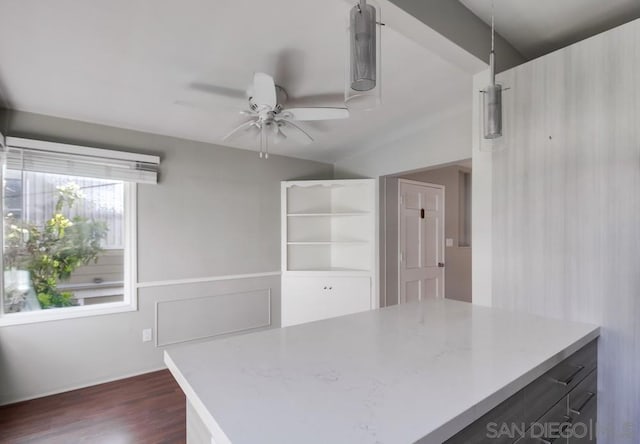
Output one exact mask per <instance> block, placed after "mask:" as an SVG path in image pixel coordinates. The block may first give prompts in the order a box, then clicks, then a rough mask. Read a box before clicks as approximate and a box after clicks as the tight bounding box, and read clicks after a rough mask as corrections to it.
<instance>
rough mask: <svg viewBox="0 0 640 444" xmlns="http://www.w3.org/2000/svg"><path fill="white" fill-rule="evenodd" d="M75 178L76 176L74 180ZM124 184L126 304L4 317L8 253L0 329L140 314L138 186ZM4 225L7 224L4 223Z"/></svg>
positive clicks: (0, 286)
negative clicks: (75, 319)
mask: <svg viewBox="0 0 640 444" xmlns="http://www.w3.org/2000/svg"><path fill="white" fill-rule="evenodd" d="M3 173H4V172H3V171H0V180H2V181H4V174H3ZM70 177H74V176H70ZM122 182H123V185H124V186H123V192H124V209H125V211H124V227H125V246H124V300H123V301H121V302H106V303H102V304H95V305H82V306H74V307H60V308H48V309H46V310H37V311H26V312H18V313H4V251H3V254H0V269H1V270H3V272H2V273H0V301H1V302H2V303H1V304H0V327H4V326H10V325H21V324H31V323H36V322H47V321H59V320H65V319H74V318H84V317H90V316H102V315H109V314H115V313H126V312H132V311H137V310H138V294H137V282H138V276H137V270H138V267H137V263H138V261H137V259H138V251H137V245H138V241H137V234H138V211H137V209H138V205H137V203H138V202H137V197H138V196H137V195H138V193H137V190H138V187H137V185H138V184H137V183H135V182H128V181H122ZM1 205H2V213H3V218H4V199H2V204H1ZM3 224H4V220H3ZM0 245H3V246H4V229H2V230H0Z"/></svg>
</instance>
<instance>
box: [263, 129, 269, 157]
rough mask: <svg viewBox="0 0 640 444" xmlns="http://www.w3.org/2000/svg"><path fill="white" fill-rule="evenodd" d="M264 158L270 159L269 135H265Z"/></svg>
mask: <svg viewBox="0 0 640 444" xmlns="http://www.w3.org/2000/svg"><path fill="white" fill-rule="evenodd" d="M264 158H265V159H268V158H269V135H268V134H265V135H264Z"/></svg>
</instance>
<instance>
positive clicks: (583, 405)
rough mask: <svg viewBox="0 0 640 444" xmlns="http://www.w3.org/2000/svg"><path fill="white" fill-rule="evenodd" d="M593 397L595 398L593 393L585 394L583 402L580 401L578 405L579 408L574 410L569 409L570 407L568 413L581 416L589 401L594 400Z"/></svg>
mask: <svg viewBox="0 0 640 444" xmlns="http://www.w3.org/2000/svg"><path fill="white" fill-rule="evenodd" d="M594 396H596V394H595V393H593V392H587V393H586V396H585V399H584V401H582V403H581V404H580V407H578V408H575V409H574V408H571V406H569V412H570V413H574V414H576V415H580V414H582V411H583V410H584V408H585V407H586V406H587V404H589V401H591V400H592V399H593V398H594Z"/></svg>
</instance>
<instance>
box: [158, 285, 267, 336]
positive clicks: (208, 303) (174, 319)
mask: <svg viewBox="0 0 640 444" xmlns="http://www.w3.org/2000/svg"><path fill="white" fill-rule="evenodd" d="M269 325H271V291H270V290H269V289H268V288H266V289H262V290H255V291H248V292H243V293H230V294H219V295H212V296H203V297H195V298H188V299H175V300H172V301H163V302H157V303H156V331H157V345H158V346H163V345H170V344H176V343H179V342H187V341H193V340H196V339H204V338H210V337H213V336H218V335H223V334H228V333H235V332H239V331H243V330H251V329H254V328H260V327H268V326H269Z"/></svg>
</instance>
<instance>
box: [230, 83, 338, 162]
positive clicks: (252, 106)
mask: <svg viewBox="0 0 640 444" xmlns="http://www.w3.org/2000/svg"><path fill="white" fill-rule="evenodd" d="M248 96H249V110H247V111H241V114H243V115H245V116H247V117H248V118H249V120H247V121H246V122H244V123H242V124H241V125H240V126H238V127H237V128H235V129H233V131H231V132H230V133H229V134H227V135H226V136H224V137H223V139H222V140H227V139H229V138H231V137H234V136H236V135H238V134H239V133H242V132H243V131H253V132H254V133H256V135H257V136H259V137H260V158H265V159H268V158H269V139H270V138H271V140H273V142H274V143H275V144H277V143H279V142H281V141H283V140H286V139H287V133H289V131H293V132H296V133H298V134H301V135H302V136H303V140H304V141H305V142H306V143H311V142H313V138H312V137H311V135H309V133H307V132H306V131H305V130H304V129H302V128H301V127H300V126H299V125H297V124H296V123H294V122H297V121H312V120H331V119H346V118H348V117H349V110H347V108H285V107H284V103H285V102H286V100H287V92H286V91H285V90H284V88H282V87H280V86H278V85H276V84H275V82H274V80H273V77H271V76H270V75H269V74H265V73H262V72H257V73H255V74H254V76H253V86H252V87H251V88H250V89H249V92H248Z"/></svg>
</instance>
